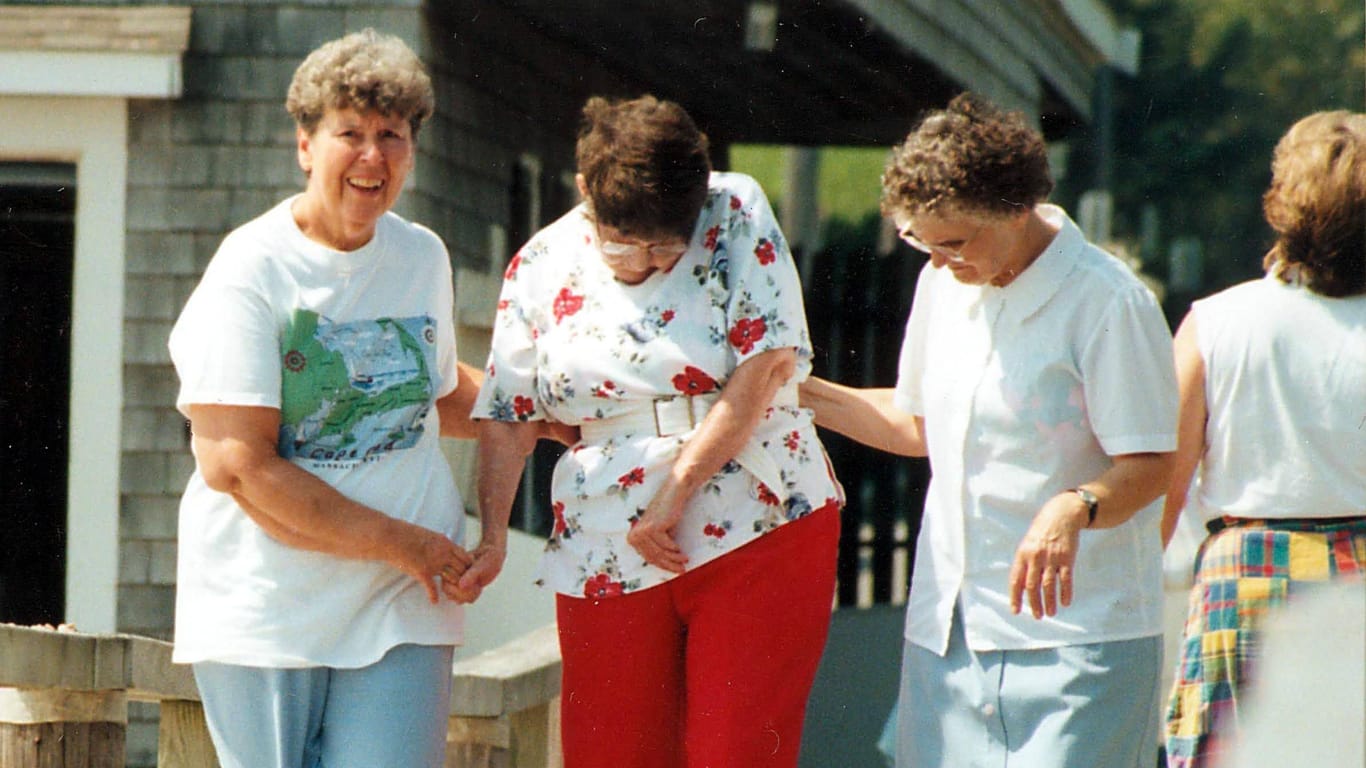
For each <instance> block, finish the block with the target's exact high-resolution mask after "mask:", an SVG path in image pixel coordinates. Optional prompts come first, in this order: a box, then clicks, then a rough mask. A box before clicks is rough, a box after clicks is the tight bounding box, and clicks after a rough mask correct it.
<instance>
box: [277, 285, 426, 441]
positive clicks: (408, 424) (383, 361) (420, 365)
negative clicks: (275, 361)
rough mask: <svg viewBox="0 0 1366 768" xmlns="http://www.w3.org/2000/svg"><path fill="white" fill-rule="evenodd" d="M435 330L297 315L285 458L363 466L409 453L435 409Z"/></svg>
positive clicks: (288, 376) (290, 339)
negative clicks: (406, 450) (381, 456)
mask: <svg viewBox="0 0 1366 768" xmlns="http://www.w3.org/2000/svg"><path fill="white" fill-rule="evenodd" d="M435 361H436V323H435V321H433V320H432V318H430V317H426V316H418V317H410V318H388V317H382V318H377V319H375V320H361V321H354V322H347V323H333V322H331V321H329V320H328V319H327V318H325V317H321V316H320V315H318V314H317V313H316V312H312V311H309V310H305V309H299V310H295V312H294V314H293V316H292V317H291V322H290V324H289V327H288V328H286V329H285V334H284V339H283V346H282V353H281V363H282V365H281V374H282V376H281V387H282V391H281V396H282V397H281V402H282V406H281V419H280V420H281V425H280V455H281V456H284V457H285V458H306V459H314V460H321V461H359V460H365V459H367V458H370V457H373V456H377V455H379V454H383V453H387V452H389V451H394V450H401V449H404V448H410V447H412V446H413V445H415V444H416V443H417V441H418V439H419V438H420V437H421V435H422V422H423V419H425V418H426V416H427V413H428V411H429V410H430V409H431V403H432V393H433V391H434V384H433V382H432V374H431V372H432V371H433V370H434V369H435V365H436V362H435Z"/></svg>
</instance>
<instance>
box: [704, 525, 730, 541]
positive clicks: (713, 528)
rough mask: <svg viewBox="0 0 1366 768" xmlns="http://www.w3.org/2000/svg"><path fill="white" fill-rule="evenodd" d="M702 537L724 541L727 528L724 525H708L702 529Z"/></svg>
mask: <svg viewBox="0 0 1366 768" xmlns="http://www.w3.org/2000/svg"><path fill="white" fill-rule="evenodd" d="M702 535H704V536H710V537H712V538H714V539H723V538H725V537H726V527H725V526H724V525H716V524H714V523H707V524H706V526H705V527H703V528H702Z"/></svg>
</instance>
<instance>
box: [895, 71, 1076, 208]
mask: <svg viewBox="0 0 1366 768" xmlns="http://www.w3.org/2000/svg"><path fill="white" fill-rule="evenodd" d="M1052 191H1053V178H1052V176H1051V175H1050V174H1049V171H1048V148H1047V146H1046V145H1045V144H1044V141H1043V137H1042V136H1041V135H1039V133H1038V131H1036V130H1034V129H1033V128H1032V127H1030V125H1029V123H1028V122H1026V120H1025V118H1024V116H1023V115H1022V114H1020V113H1019V112H1006V111H1003V110H1001V109H1000V108H998V107H996V106H995V105H993V104H991V103H990V102H988V101H987V100H985V99H983V98H982V97H980V96H977V95H976V94H973V93H966V92H965V93H961V94H959V95H958V96H955V97H954V98H953V100H952V101H950V102H949V104H948V106H947V107H945V108H944V109H940V110H935V111H933V112H930V113H929V114H928V115H926V116H925V117H924V119H923V120H921V121H920V124H919V125H917V126H916V127H915V129H914V130H912V131H911V133H910V135H909V136H907V137H906V140H905V141H904V142H902V143H901V144H900V145H899V146H897V147H896V149H895V150H893V152H892V158H891V160H890V161H889V162H888V163H887V168H886V170H885V171H884V172H883V174H882V213H883V214H884V215H886V216H893V215H895V214H898V213H901V214H910V215H913V216H914V215H918V214H922V213H933V212H939V211H946V210H952V211H957V212H963V213H984V214H991V215H1003V214H1011V213H1017V212H1020V211H1026V210H1029V209H1031V208H1033V207H1034V206H1035V205H1037V204H1038V203H1041V202H1043V201H1044V200H1045V199H1047V198H1048V194H1049V193H1050V192H1052Z"/></svg>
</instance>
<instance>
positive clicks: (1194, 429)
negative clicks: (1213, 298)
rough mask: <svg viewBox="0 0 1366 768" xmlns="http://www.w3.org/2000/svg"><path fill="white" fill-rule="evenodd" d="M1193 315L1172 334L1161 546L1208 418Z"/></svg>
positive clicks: (1181, 503) (1177, 512)
mask: <svg viewBox="0 0 1366 768" xmlns="http://www.w3.org/2000/svg"><path fill="white" fill-rule="evenodd" d="M1197 337H1198V330H1197V327H1196V321H1195V316H1194V315H1187V316H1186V319H1185V320H1183V321H1182V322H1181V326H1180V327H1179V328H1178V329H1177V331H1176V338H1175V339H1174V340H1173V343H1172V348H1173V353H1174V355H1175V358H1176V383H1177V387H1178V390H1179V392H1180V411H1179V414H1180V415H1179V416H1178V417H1177V432H1176V456H1175V458H1174V460H1173V466H1174V469H1173V470H1172V476H1171V482H1170V484H1169V485H1168V486H1167V500H1166V503H1165V504H1164V505H1163V508H1162V546H1163V547H1164V548H1165V547H1166V546H1167V544H1169V543H1170V542H1171V539H1172V534H1174V533H1175V532H1176V522H1177V520H1178V519H1179V518H1180V517H1181V510H1182V509H1184V508H1185V506H1186V494H1187V493H1188V492H1189V490H1190V483H1191V478H1193V477H1194V476H1195V470H1196V468H1198V467H1199V466H1200V458H1201V457H1202V456H1203V455H1204V453H1205V422H1206V420H1207V419H1208V418H1209V411H1208V405H1207V403H1206V402H1205V361H1204V358H1203V357H1202V356H1201V355H1200V347H1199V343H1198V338H1197Z"/></svg>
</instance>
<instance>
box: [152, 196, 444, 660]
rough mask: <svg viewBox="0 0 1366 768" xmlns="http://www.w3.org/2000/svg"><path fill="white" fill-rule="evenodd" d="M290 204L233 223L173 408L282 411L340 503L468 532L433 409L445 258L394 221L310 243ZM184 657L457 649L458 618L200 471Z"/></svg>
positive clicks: (191, 312)
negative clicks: (293, 530)
mask: <svg viewBox="0 0 1366 768" xmlns="http://www.w3.org/2000/svg"><path fill="white" fill-rule="evenodd" d="M295 199H297V198H291V199H289V200H286V201H284V202H282V203H280V204H279V205H277V206H275V207H274V208H272V209H271V210H269V211H267V212H266V213H265V214H263V215H262V216H260V217H259V218H257V219H255V220H253V221H251V222H248V223H247V224H245V225H243V226H241V227H239V228H238V229H236V230H235V231H233V232H231V233H230V234H229V235H228V236H227V237H226V238H225V239H224V240H223V244H222V245H221V246H220V247H219V249H218V252H217V254H215V255H214V258H213V260H212V262H210V264H209V267H208V269H207V270H206V271H205V273H204V278H203V280H202V281H201V282H200V284H199V286H198V287H197V288H196V289H195V291H194V293H193V295H191V296H190V299H189V302H188V303H187V304H186V306H185V309H184V311H183V312H182V313H181V315H180V319H179V320H178V321H177V322H176V325H175V328H174V330H173V331H172V332H171V339H170V349H171V358H172V360H173V361H174V363H175V367H176V372H177V374H179V376H180V382H181V389H180V394H179V397H178V398H177V400H176V406H177V407H178V408H179V409H180V410H181V412H183V413H186V414H187V415H188V407H189V406H190V405H192V404H223V405H240V406H265V407H270V408H278V409H280V411H281V428H280V446H279V450H280V454H281V455H282V456H284V457H285V458H288V459H289V460H291V461H293V462H294V463H295V464H296V465H297V466H299V467H301V468H303V469H305V470H307V471H308V472H311V473H313V474H314V475H316V476H318V477H319V478H321V479H323V480H325V481H326V482H327V483H328V484H329V485H331V486H332V487H334V488H336V489H337V490H338V491H339V492H341V493H342V495H344V496H347V497H349V498H351V499H353V500H355V501H357V502H360V503H362V504H365V505H368V506H370V507H373V508H375V509H378V510H380V511H382V512H384V513H386V514H388V515H391V516H393V517H395V518H398V519H401V520H406V521H409V522H412V523H415V524H417V525H421V526H423V527H426V528H428V529H431V530H434V531H439V532H441V533H443V534H445V535H447V536H449V537H451V539H452V540H454V541H456V542H457V543H460V542H461V541H462V530H461V526H462V524H463V521H464V507H463V504H462V503H461V499H460V495H459V492H458V491H457V490H456V487H455V483H454V480H453V478H452V476H451V473H450V468H449V466H448V464H447V463H446V460H445V458H444V457H443V455H442V453H441V451H440V447H439V440H440V424H439V420H438V416H437V412H436V408H435V407H434V403H435V401H436V400H437V399H438V398H440V397H442V396H444V395H446V394H448V393H449V392H450V391H452V390H453V389H454V388H455V385H456V373H455V360H456V354H455V333H454V326H453V296H454V290H453V285H452V279H451V268H450V261H449V257H448V256H447V253H446V249H445V247H444V246H443V245H442V243H441V241H440V239H439V238H437V236H436V235H435V234H433V233H432V232H431V231H429V230H427V229H425V228H423V227H421V226H419V225H416V224H412V223H409V222H407V221H405V220H403V219H402V218H400V217H398V216H396V215H393V214H386V215H385V216H383V217H382V218H381V219H380V221H379V222H378V225H377V227H376V230H375V236H374V237H373V238H372V239H371V241H370V242H369V243H367V244H366V245H364V246H362V247H361V248H359V249H357V250H355V251H349V252H339V251H334V250H332V249H330V248H327V247H325V246H323V245H320V244H318V243H315V242H313V241H312V240H309V239H308V238H307V237H305V236H304V234H303V233H302V232H301V231H300V230H299V228H298V226H297V225H296V224H295V222H294V218H293V216H292V214H291V213H290V206H291V204H292V203H293V201H294V200H295ZM179 537H180V538H179V563H178V572H177V576H176V579H177V592H176V625H175V661H177V662H182V663H190V662H197V661H218V662H225V663H232V664H243V665H250V666H262V667H299V666H314V665H321V666H331V667H359V666H364V665H366V664H370V663H372V662H374V661H376V660H378V659H379V658H380V657H382V656H383V655H384V653H385V652H386V651H387V650H388V649H389V648H391V647H393V646H395V645H398V644H400V643H416V644H426V645H451V644H454V643H458V642H459V641H460V639H461V629H462V621H463V611H462V609H461V608H460V606H458V605H456V604H454V603H452V602H449V601H446V600H442V602H441V603H440V604H438V605H435V606H434V605H432V604H431V603H429V602H428V600H427V594H426V590H425V589H424V588H423V587H422V585H421V584H420V583H418V582H417V581H416V580H414V579H413V578H412V577H410V576H407V575H405V574H404V573H402V572H400V571H398V570H397V569H395V568H393V567H392V566H390V565H387V564H383V563H378V562H369V561H361V560H349V559H343V558H339V557H333V556H330V555H324V554H320V553H316V552H309V551H305V550H301V549H295V548H292V547H288V546H285V545H283V544H280V543H279V542H277V541H275V540H274V539H271V538H270V537H269V536H267V535H266V534H265V533H264V532H263V531H262V529H261V528H260V527H259V526H257V525H256V524H255V523H254V522H252V521H251V520H250V519H249V518H248V517H247V516H246V514H245V513H244V512H243V511H242V510H241V509H240V508H239V507H238V506H237V504H236V503H235V502H234V501H233V499H232V498H231V497H230V496H228V495H226V494H223V493H219V492H217V491H214V490H212V489H210V488H209V487H208V486H206V485H205V484H204V480H203V478H202V476H201V475H200V473H199V471H198V469H196V471H195V473H194V474H193V476H191V478H190V482H189V485H188V487H187V488H186V489H185V495H184V497H183V498H182V500H181V505H180V531H179Z"/></svg>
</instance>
